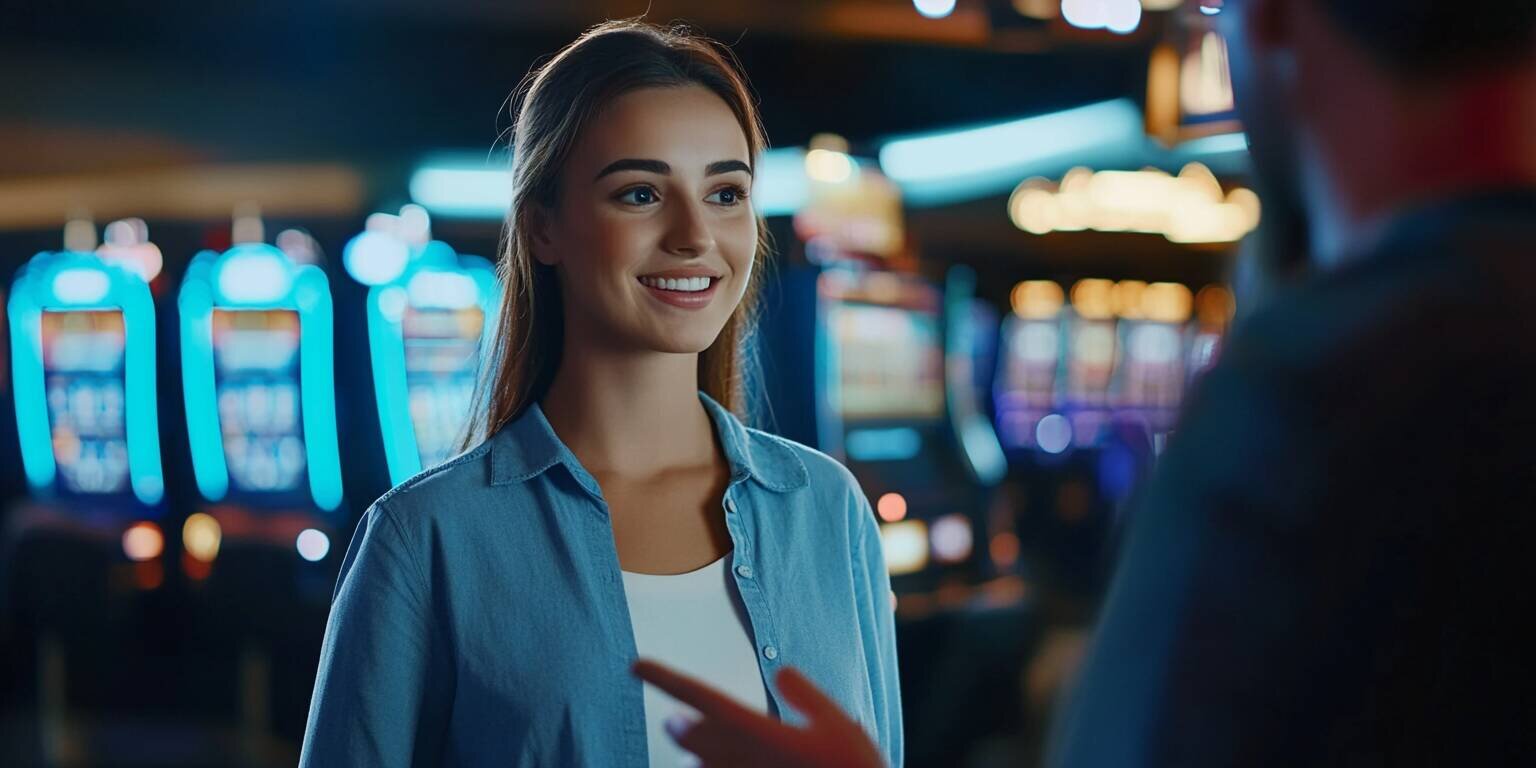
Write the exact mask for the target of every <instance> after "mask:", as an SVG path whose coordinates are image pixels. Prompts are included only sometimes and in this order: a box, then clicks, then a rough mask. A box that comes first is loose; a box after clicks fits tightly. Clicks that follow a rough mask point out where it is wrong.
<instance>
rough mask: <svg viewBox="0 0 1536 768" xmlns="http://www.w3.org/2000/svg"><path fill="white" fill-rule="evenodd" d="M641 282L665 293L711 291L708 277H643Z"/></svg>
mask: <svg viewBox="0 0 1536 768" xmlns="http://www.w3.org/2000/svg"><path fill="white" fill-rule="evenodd" d="M640 282H642V283H645V284H646V285H648V286H650V287H652V288H660V289H661V290H664V291H678V292H682V293H697V292H699V291H704V290H708V289H709V283H710V278H707V277H682V278H671V277H642V278H640Z"/></svg>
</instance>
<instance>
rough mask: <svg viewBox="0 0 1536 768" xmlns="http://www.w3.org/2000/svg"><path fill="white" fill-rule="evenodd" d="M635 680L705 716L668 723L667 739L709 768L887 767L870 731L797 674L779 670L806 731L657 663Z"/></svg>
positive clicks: (640, 666)
mask: <svg viewBox="0 0 1536 768" xmlns="http://www.w3.org/2000/svg"><path fill="white" fill-rule="evenodd" d="M634 673H635V675H636V676H637V677H639V678H640V679H641V680H644V681H646V682H648V683H650V684H652V685H654V686H656V687H657V688H660V689H661V690H663V691H666V692H667V693H669V694H671V695H672V696H673V697H674V698H676V699H677V700H678V701H681V702H683V703H684V704H687V705H689V706H691V707H693V708H694V709H697V710H698V711H699V715H700V718H699V720H697V721H695V722H692V723H689V722H686V721H683V722H679V721H676V720H669V721H668V722H667V733H669V734H670V735H671V736H672V738H673V740H675V741H676V742H677V743H678V745H679V746H681V747H682V748H683V749H686V750H688V751H689V752H692V753H693V754H695V755H697V756H698V757H699V759H700V761H701V766H703V768H712V767H713V766H746V767H747V768H754V767H756V766H762V767H763V768H769V767H770V766H771V767H772V768H834V767H835V768H885V760H884V759H883V758H882V757H881V756H880V750H879V748H878V747H876V746H875V744H874V742H872V741H870V738H869V735H868V734H866V733H865V732H864V729H863V728H860V727H859V724H858V723H856V722H854V721H853V720H851V719H849V718H848V716H847V715H845V714H843V712H842V710H841V709H838V706H837V703H836V702H834V701H832V700H831V699H829V698H827V696H826V694H823V693H822V692H821V691H820V690H819V689H817V688H816V686H815V685H814V684H812V683H811V681H810V680H807V679H806V677H805V675H802V674H800V672H799V671H797V670H795V669H794V668H792V667H785V668H784V669H782V670H780V671H779V673H778V676H777V677H776V678H775V682H776V683H777V684H778V687H779V692H780V693H782V694H783V695H784V700H785V701H787V702H788V703H789V704H790V706H792V707H794V708H795V709H796V710H797V711H799V712H801V713H804V714H805V716H806V720H807V725H806V727H804V728H796V727H794V726H790V725H785V724H784V723H781V722H779V721H778V720H776V719H774V718H772V717H769V716H767V715H763V714H760V713H758V712H754V711H752V710H750V709H748V708H746V707H744V706H742V705H741V704H738V703H737V702H736V701H734V700H732V699H731V698H730V697H729V696H726V695H725V694H723V693H721V692H720V691H718V690H715V689H714V688H711V687H710V686H708V685H706V684H704V683H702V682H700V681H698V680H695V679H693V678H691V677H688V676H686V675H683V674H680V673H678V672H676V671H673V670H672V669H670V668H668V667H664V666H662V665H660V664H657V663H655V662H652V661H640V662H638V663H637V664H635V668H634Z"/></svg>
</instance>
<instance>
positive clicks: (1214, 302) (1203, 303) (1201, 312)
mask: <svg viewBox="0 0 1536 768" xmlns="http://www.w3.org/2000/svg"><path fill="white" fill-rule="evenodd" d="M1236 313H1237V301H1236V300H1235V299H1234V298H1233V297H1232V291H1230V290H1228V289H1227V288H1226V286H1222V285H1207V286H1206V287H1204V288H1201V289H1200V292H1199V293H1197V294H1195V316H1196V317H1198V318H1200V325H1201V326H1203V327H1205V328H1210V329H1213V330H1220V329H1222V328H1225V327H1227V324H1228V323H1230V322H1232V316H1233V315H1234V314H1236Z"/></svg>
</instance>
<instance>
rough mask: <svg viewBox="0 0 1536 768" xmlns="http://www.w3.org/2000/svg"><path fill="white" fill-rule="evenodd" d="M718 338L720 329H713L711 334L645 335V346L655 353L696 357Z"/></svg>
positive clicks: (687, 332)
mask: <svg viewBox="0 0 1536 768" xmlns="http://www.w3.org/2000/svg"><path fill="white" fill-rule="evenodd" d="M719 337H720V329H719V328H715V329H713V332H711V333H705V332H703V331H686V332H682V333H668V334H660V333H652V334H647V336H646V338H645V341H646V344H645V346H646V347H648V348H650V349H651V350H652V351H655V352H665V353H667V354H671V355H696V354H698V353H700V352H703V351H704V350H706V349H709V345H711V344H713V343H715V339H717V338H719Z"/></svg>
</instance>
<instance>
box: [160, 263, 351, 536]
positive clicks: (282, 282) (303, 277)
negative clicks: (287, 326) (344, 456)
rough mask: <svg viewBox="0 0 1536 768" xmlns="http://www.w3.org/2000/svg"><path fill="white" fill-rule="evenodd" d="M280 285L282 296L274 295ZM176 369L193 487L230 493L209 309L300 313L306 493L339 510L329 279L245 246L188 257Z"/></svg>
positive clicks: (208, 493) (213, 496)
mask: <svg viewBox="0 0 1536 768" xmlns="http://www.w3.org/2000/svg"><path fill="white" fill-rule="evenodd" d="M278 288H281V289H282V292H281V293H279V292H278V291H277V289H278ZM178 304H179V305H180V307H181V323H182V328H181V332H182V336H181V338H182V370H183V374H182V375H183V381H184V388H185V390H186V391H185V395H186V404H187V430H188V433H189V437H190V439H191V444H192V463H193V469H194V472H195V474H196V476H197V485H198V490H199V491H201V492H202V494H203V496H204V497H205V498H207V499H208V500H210V501H217V500H219V499H221V498H223V497H224V495H225V494H226V493H228V491H229V467H228V464H227V462H226V460H225V456H224V444H223V436H222V433H221V431H220V426H219V410H218V402H217V398H218V393H217V389H216V383H215V379H214V363H213V328H212V320H213V310H215V309H291V310H294V311H296V312H297V313H298V315H299V355H300V358H299V366H300V369H299V399H300V413H301V415H302V418H303V422H304V450H305V454H306V456H307V459H308V466H307V469H308V475H309V489H310V496H311V497H312V498H313V499H314V502H315V505H316V506H318V507H320V508H321V509H324V510H327V511H331V510H335V509H336V508H337V507H338V506H340V505H341V499H342V485H341V453H340V450H339V448H338V445H337V437H336V385H335V354H334V345H335V342H334V337H333V330H332V329H333V325H334V317H333V313H332V308H331V290H330V282H329V281H328V280H327V279H326V276H325V272H323V271H322V270H321V269H320V268H319V267H317V266H314V265H312V264H305V265H295V264H294V263H293V262H292V261H290V260H289V259H288V257H287V256H286V255H284V254H283V252H282V251H280V250H278V249H277V248H275V247H273V246H270V245H264V244H259V243H245V244H241V245H236V246H235V247H233V248H231V249H229V250H228V251H225V252H224V253H223V254H216V253H214V252H212V251H205V252H203V253H200V254H198V256H197V257H196V258H194V259H193V261H192V264H191V265H189V267H188V268H187V275H186V277H185V278H184V279H183V281H182V287H181V295H180V297H179V298H178Z"/></svg>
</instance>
